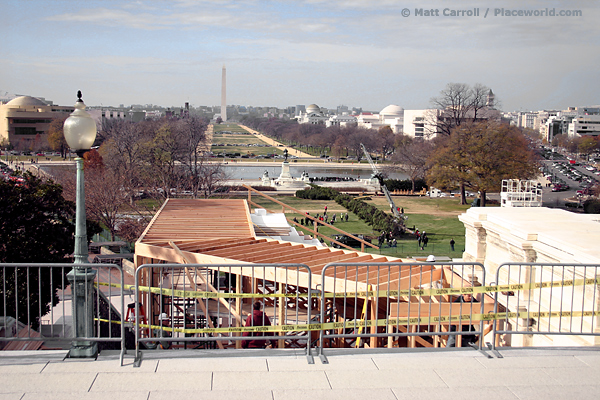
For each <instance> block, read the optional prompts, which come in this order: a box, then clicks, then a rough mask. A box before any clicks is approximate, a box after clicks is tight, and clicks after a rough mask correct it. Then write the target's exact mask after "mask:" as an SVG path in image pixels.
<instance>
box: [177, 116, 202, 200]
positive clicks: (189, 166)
mask: <svg viewBox="0 0 600 400" xmlns="http://www.w3.org/2000/svg"><path fill="white" fill-rule="evenodd" d="M175 128H176V129H177V131H178V135H177V138H178V139H179V140H181V142H182V143H181V145H182V149H181V159H180V161H181V165H182V166H183V168H184V169H185V173H186V174H187V176H188V179H189V182H188V183H189V188H190V190H191V192H192V196H193V197H194V198H196V196H197V195H198V191H199V190H200V187H201V174H202V173H203V172H204V169H203V168H202V165H203V164H204V163H205V160H204V158H203V154H204V153H205V152H206V150H207V149H208V148H210V144H208V145H207V143H205V142H206V129H207V128H208V120H206V119H201V118H198V117H188V118H184V119H181V120H179V121H177V123H176V127H175Z"/></svg>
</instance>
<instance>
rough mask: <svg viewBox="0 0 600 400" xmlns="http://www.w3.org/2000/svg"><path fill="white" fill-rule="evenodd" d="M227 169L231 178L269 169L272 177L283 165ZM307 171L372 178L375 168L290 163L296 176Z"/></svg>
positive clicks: (395, 175) (402, 176)
mask: <svg viewBox="0 0 600 400" xmlns="http://www.w3.org/2000/svg"><path fill="white" fill-rule="evenodd" d="M225 170H226V171H227V174H228V176H229V178H230V179H260V178H262V176H263V173H264V172H265V171H267V172H268V173H269V177H270V178H277V177H278V176H279V175H280V174H281V166H271V165H232V164H228V165H226V166H225ZM304 171H306V172H307V173H308V176H309V177H311V178H323V177H340V178H345V177H347V178H354V179H365V178H370V177H371V175H372V174H373V170H372V169H371V168H370V167H364V166H360V167H359V166H356V167H351V166H348V167H347V168H339V167H334V168H331V167H322V166H316V165H297V166H296V165H294V164H293V163H290V173H291V175H292V177H294V178H300V176H301V175H302V172H304ZM388 178H390V179H400V180H404V179H408V176H407V175H405V174H402V173H392V174H390V175H389V177H388Z"/></svg>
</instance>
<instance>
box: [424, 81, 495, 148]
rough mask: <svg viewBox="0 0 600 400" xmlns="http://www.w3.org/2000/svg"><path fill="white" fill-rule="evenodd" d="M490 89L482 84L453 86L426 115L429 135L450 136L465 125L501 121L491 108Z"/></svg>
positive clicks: (450, 84) (444, 92) (434, 100)
mask: <svg viewBox="0 0 600 400" xmlns="http://www.w3.org/2000/svg"><path fill="white" fill-rule="evenodd" d="M489 94H490V89H489V88H488V87H486V86H484V85H482V84H479V83H478V84H475V85H474V86H473V87H470V86H469V85H467V84H466V83H449V84H448V85H446V88H444V89H443V90H442V91H441V92H440V95H439V96H437V97H433V98H432V99H431V100H430V102H431V105H432V107H433V109H432V110H429V112H428V114H427V115H426V116H425V126H426V131H427V134H428V135H436V134H439V135H443V136H450V132H451V131H452V129H454V128H455V127H459V126H461V125H462V124H464V123H469V122H477V121H481V120H488V119H498V118H499V113H498V112H497V111H496V110H494V109H493V108H491V107H489V106H488V95H489Z"/></svg>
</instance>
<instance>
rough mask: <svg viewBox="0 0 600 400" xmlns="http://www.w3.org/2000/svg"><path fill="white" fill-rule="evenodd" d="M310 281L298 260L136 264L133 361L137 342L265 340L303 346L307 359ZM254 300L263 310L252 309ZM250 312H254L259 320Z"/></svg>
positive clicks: (232, 344) (312, 316)
mask: <svg viewBox="0 0 600 400" xmlns="http://www.w3.org/2000/svg"><path fill="white" fill-rule="evenodd" d="M311 286H312V274H311V271H310V269H309V268H308V267H307V266H306V265H303V264H144V265H141V266H139V267H138V268H137V269H136V272H135V293H136V299H137V301H136V302H135V303H133V304H130V305H129V307H130V308H132V309H134V310H135V313H134V315H135V318H133V319H132V321H131V322H133V327H134V330H135V340H136V362H135V363H134V365H139V363H140V361H141V356H142V353H141V351H140V350H141V348H140V345H141V346H143V347H145V348H147V349H154V348H163V349H165V348H169V347H176V346H179V347H183V348H190V347H191V348H221V349H225V348H242V347H244V346H243V345H245V344H248V346H249V347H253V346H254V347H264V346H265V345H266V344H267V342H270V343H271V344H270V346H272V347H284V346H285V347H306V354H307V357H308V358H309V362H310V360H311V357H312V356H311V353H310V347H311V335H310V332H309V325H310V323H311V321H314V322H318V318H319V316H318V313H317V312H316V311H315V310H316V304H317V303H318V298H316V297H315V296H314V294H312V290H311ZM257 301H258V302H259V305H258V307H259V308H261V309H262V311H263V313H261V311H260V310H258V313H254V311H253V308H254V304H255V303H256V302H257ZM251 315H253V316H254V315H259V316H260V318H261V320H260V321H259V322H258V324H257V322H256V319H254V318H253V317H251ZM263 315H264V316H266V317H263ZM248 325H251V326H248ZM258 337H260V338H259V339H258ZM315 339H316V337H315Z"/></svg>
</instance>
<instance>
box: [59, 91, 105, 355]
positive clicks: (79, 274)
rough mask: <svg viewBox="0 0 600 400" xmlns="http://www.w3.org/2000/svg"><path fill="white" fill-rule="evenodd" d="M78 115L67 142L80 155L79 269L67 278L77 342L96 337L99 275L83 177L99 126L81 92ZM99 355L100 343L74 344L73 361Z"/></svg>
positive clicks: (66, 126)
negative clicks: (92, 257)
mask: <svg viewBox="0 0 600 400" xmlns="http://www.w3.org/2000/svg"><path fill="white" fill-rule="evenodd" d="M77 98H78V99H77V102H76V103H75V111H73V113H72V114H71V115H70V116H69V118H67V119H66V120H65V124H64V128H63V132H64V135H65V140H66V142H67V144H68V145H69V147H70V148H71V149H72V150H75V153H77V158H75V162H76V163H77V194H76V200H75V251H74V256H75V262H74V264H75V266H74V267H73V269H72V270H71V272H69V273H68V274H67V278H68V279H69V282H71V292H72V300H71V301H72V313H73V330H74V336H75V337H76V338H90V337H93V336H94V314H93V311H94V301H93V299H94V297H93V295H92V294H93V284H94V278H95V276H96V271H95V270H93V269H92V268H90V267H89V265H85V264H88V243H87V233H86V224H85V219H86V218H85V186H84V176H83V153H85V152H86V151H88V150H89V149H90V148H91V147H92V145H93V144H94V140H95V139H96V122H95V121H94V120H93V119H92V117H90V114H89V113H88V112H87V111H85V104H84V103H83V100H82V99H81V91H78V92H77ZM97 355H98V343H96V342H93V341H89V340H74V341H73V342H72V343H71V349H70V350H69V357H72V358H85V357H96V356H97Z"/></svg>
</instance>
